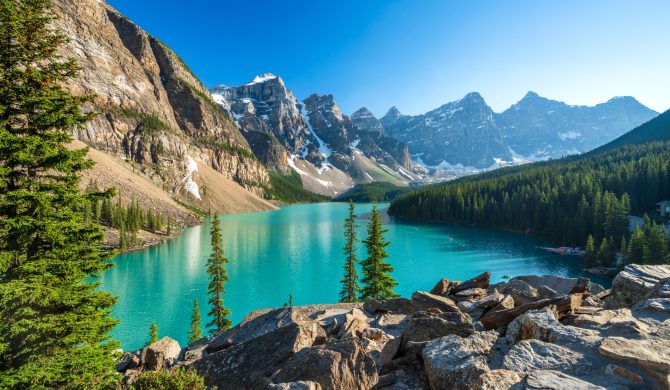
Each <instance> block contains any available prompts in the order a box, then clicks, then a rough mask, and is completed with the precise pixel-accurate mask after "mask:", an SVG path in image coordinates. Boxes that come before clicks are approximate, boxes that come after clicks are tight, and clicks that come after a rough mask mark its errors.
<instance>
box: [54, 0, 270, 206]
mask: <svg viewBox="0 0 670 390" xmlns="http://www.w3.org/2000/svg"><path fill="white" fill-rule="evenodd" d="M53 7H54V11H55V14H56V16H57V19H56V21H55V23H54V24H55V27H56V28H58V29H59V30H61V31H63V33H64V34H65V35H66V36H67V37H68V38H69V39H70V42H69V43H68V44H67V45H66V46H65V47H64V48H63V50H62V51H63V54H64V55H65V56H68V57H72V58H74V59H75V60H76V61H77V63H78V64H79V66H80V67H81V71H80V72H79V75H78V77H77V79H76V80H72V82H71V83H70V84H69V85H68V87H69V88H70V89H71V90H72V91H73V92H74V93H75V94H81V95H92V96H93V100H92V103H91V104H90V105H89V106H88V107H87V109H88V110H92V111H95V112H96V113H98V114H97V115H96V116H95V117H94V119H93V120H92V121H91V122H90V123H89V124H88V125H87V126H86V127H84V128H80V129H76V130H75V132H74V136H75V138H77V139H79V140H81V141H83V142H84V143H86V144H87V145H89V146H91V147H93V148H95V149H97V150H100V151H103V152H105V153H108V154H110V155H112V156H115V157H116V158H118V159H119V161H120V163H123V164H126V165H128V166H130V167H131V168H132V170H133V171H134V172H135V173H136V174H138V175H141V176H143V177H146V178H149V179H150V181H151V182H152V183H153V184H154V185H155V186H157V187H159V188H160V189H162V190H164V191H166V192H168V193H169V194H171V196H175V197H178V198H179V199H181V201H182V202H187V203H190V204H191V205H192V206H194V207H197V208H200V209H202V210H208V209H211V210H220V211H224V210H226V209H228V210H230V208H231V207H230V206H231V205H230V204H226V201H225V200H224V203H221V199H220V198H218V197H216V196H215V194H213V193H211V192H210V191H211V190H214V189H215V188H217V187H218V186H220V182H222V181H224V180H228V179H230V183H233V184H232V185H234V186H237V187H242V188H244V189H245V190H248V191H250V192H252V193H254V194H256V195H262V194H263V192H264V188H265V187H267V185H268V174H267V172H266V170H265V168H264V167H263V165H262V164H261V163H260V162H259V161H258V160H257V159H256V157H255V156H254V155H253V153H252V151H251V147H250V146H249V143H248V142H247V141H246V139H245V138H244V137H243V135H242V134H241V133H240V132H239V130H238V128H237V127H236V126H235V124H234V123H233V121H232V120H231V119H230V118H229V116H228V115H227V114H226V113H225V112H224V111H223V110H221V109H220V108H219V107H218V106H217V104H216V103H215V102H214V101H213V100H212V99H211V97H210V95H209V92H208V90H207V89H206V88H205V87H204V86H203V85H202V83H201V82H200V81H199V80H198V79H197V78H196V77H195V76H194V75H193V74H192V73H191V71H190V70H189V69H188V67H187V66H186V65H185V64H184V63H183V61H181V59H180V58H179V57H178V56H177V55H176V54H175V53H174V52H173V51H172V50H170V49H169V48H168V47H167V46H166V45H165V44H163V43H162V42H160V41H159V40H158V39H156V38H155V37H152V36H151V35H149V34H147V33H146V32H144V31H143V30H142V29H141V28H139V27H138V26H137V25H136V24H134V23H133V22H131V21H130V20H129V19H128V18H126V17H124V16H122V15H121V14H119V13H118V12H117V11H116V10H114V9H113V8H111V7H110V6H108V5H107V4H105V3H104V2H103V1H98V0H77V1H74V0H57V1H54V2H53ZM198 167H200V168H201V169H200V172H202V171H203V170H204V169H205V168H207V169H212V170H213V171H215V172H217V174H218V175H219V176H220V179H219V178H218V177H217V176H216V175H213V176H212V175H200V173H199V172H197V171H198ZM205 176H207V177H208V178H206V177H205ZM112 184H114V183H112ZM245 192H246V191H245ZM249 197H250V198H255V196H254V195H252V194H249ZM258 200H259V202H256V203H255V204H256V206H253V207H252V208H251V209H268V208H271V207H272V206H271V205H269V204H267V203H264V202H262V201H261V200H260V199H258ZM233 208H234V207H233Z"/></svg>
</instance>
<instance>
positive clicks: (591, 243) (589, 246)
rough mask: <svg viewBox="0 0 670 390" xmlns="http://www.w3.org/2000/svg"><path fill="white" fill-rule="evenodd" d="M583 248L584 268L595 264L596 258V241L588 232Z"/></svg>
mask: <svg viewBox="0 0 670 390" xmlns="http://www.w3.org/2000/svg"><path fill="white" fill-rule="evenodd" d="M584 249H585V251H586V254H585V255H584V260H586V261H585V264H584V266H585V268H590V267H593V266H594V265H595V264H596V259H597V257H598V253H597V251H596V243H595V240H594V239H593V235H591V234H589V236H588V237H587V239H586V247H585V248H584Z"/></svg>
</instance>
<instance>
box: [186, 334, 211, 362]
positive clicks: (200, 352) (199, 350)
mask: <svg viewBox="0 0 670 390" xmlns="http://www.w3.org/2000/svg"><path fill="white" fill-rule="evenodd" d="M208 342H209V339H208V338H207V337H203V338H202V339H200V340H198V341H196V342H194V343H193V344H191V345H189V346H188V347H186V348H185V350H184V353H183V354H184V361H187V362H188V361H193V360H198V359H200V358H201V357H203V356H204V355H205V354H206V352H205V349H206V348H207V345H208Z"/></svg>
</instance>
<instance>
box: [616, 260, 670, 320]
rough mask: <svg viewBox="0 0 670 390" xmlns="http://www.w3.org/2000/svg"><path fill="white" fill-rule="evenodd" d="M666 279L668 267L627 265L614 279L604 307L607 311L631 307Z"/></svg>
mask: <svg viewBox="0 0 670 390" xmlns="http://www.w3.org/2000/svg"><path fill="white" fill-rule="evenodd" d="M667 278H670V265H639V264H630V265H627V266H626V267H624V270H623V271H621V272H619V273H618V274H617V276H615V277H614V280H613V281H612V289H611V292H610V295H609V297H608V298H607V304H606V306H605V307H606V308H608V309H619V308H622V307H631V306H633V305H634V304H635V303H637V302H638V301H640V300H642V299H644V298H645V297H646V296H647V294H649V293H650V292H652V291H653V290H654V287H656V285H657V284H658V283H659V282H660V281H662V280H664V279H667Z"/></svg>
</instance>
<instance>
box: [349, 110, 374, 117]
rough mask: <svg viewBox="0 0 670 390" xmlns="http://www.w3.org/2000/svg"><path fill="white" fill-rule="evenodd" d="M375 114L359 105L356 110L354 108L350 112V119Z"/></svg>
mask: <svg viewBox="0 0 670 390" xmlns="http://www.w3.org/2000/svg"><path fill="white" fill-rule="evenodd" d="M374 117H375V116H374V115H373V114H372V112H370V110H368V108H367V107H361V108H359V109H358V110H356V111H355V112H354V113H353V114H351V119H357V118H374Z"/></svg>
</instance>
